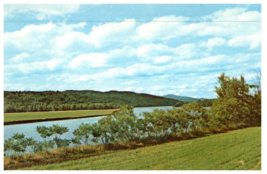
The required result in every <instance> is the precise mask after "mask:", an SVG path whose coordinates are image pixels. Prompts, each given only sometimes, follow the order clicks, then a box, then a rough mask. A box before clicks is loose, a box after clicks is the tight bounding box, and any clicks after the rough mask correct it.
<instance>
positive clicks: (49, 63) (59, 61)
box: [46, 58, 66, 71]
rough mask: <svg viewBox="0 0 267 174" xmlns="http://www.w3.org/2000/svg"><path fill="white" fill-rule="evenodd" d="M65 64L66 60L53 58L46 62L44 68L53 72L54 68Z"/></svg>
mask: <svg viewBox="0 0 267 174" xmlns="http://www.w3.org/2000/svg"><path fill="white" fill-rule="evenodd" d="M65 62H66V59H60V58H55V59H51V60H48V61H47V62H46V66H47V68H48V69H49V70H50V71H53V70H55V69H56V68H58V67H60V66H62V65H63V64H64V63H65Z"/></svg>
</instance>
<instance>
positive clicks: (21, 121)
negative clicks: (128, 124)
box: [4, 110, 118, 126]
mask: <svg viewBox="0 0 267 174" xmlns="http://www.w3.org/2000/svg"><path fill="white" fill-rule="evenodd" d="M70 111H73V110H70ZM74 111H75V110H74ZM76 111H78V110H76ZM81 111H84V110H81ZM117 111H118V110H115V111H113V112H112V113H111V114H101V115H89V116H78V117H59V118H45V119H32V120H17V121H7V122H4V126H6V125H15V124H26V123H38V122H47V121H59V120H71V119H80V118H91V117H101V116H111V115H112V114H114V113H115V112H117ZM44 112H68V111H44ZM20 113H27V112H18V113H16V114H20ZM29 113H33V112H29ZM36 113H38V112H36ZM39 113H40V112H39ZM42 113H43V112H42ZM5 114H9V113H5ZM13 114H14V113H13Z"/></svg>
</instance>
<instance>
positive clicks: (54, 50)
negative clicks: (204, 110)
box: [4, 4, 261, 98]
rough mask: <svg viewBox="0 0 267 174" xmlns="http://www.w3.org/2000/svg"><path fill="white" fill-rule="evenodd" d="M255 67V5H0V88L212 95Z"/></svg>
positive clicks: (258, 24)
mask: <svg viewBox="0 0 267 174" xmlns="http://www.w3.org/2000/svg"><path fill="white" fill-rule="evenodd" d="M255 69H261V5H256V4H254V5H253V4H250V5H242V4H238V5H237V4H231V5H227V4H222V5H219V4H215V5H208V4H187V5H184V4H176V5H174V4H169V5H155V4H154V5H145V4H142V5H130V4H127V5H119V4H112V5H109V4H103V5H76V4H71V5H49V4H45V5H41V4H37V5H29V4H27V5H18V4H10V5H9V4H5V5H4V90H6V91H16V90H32V91H43V90H59V91H63V90H70V89H72V90H98V91H109V90H119V91H134V92H138V93H148V94H154V95H159V96H161V95H166V94H176V95H182V96H191V97H204V98H215V97H216V93H215V92H214V86H216V85H218V82H217V77H218V76H219V75H220V74H221V73H222V72H225V73H226V75H228V76H231V77H237V76H240V75H241V74H242V75H244V76H245V79H246V81H247V82H248V83H253V82H254V80H253V79H254V70H255Z"/></svg>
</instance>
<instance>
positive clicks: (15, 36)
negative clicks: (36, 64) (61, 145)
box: [4, 22, 85, 52]
mask: <svg viewBox="0 0 267 174" xmlns="http://www.w3.org/2000/svg"><path fill="white" fill-rule="evenodd" d="M84 25H85V23H84V22H82V23H78V24H71V25H66V24H65V23H61V24H59V25H56V24H53V23H52V22H49V23H47V24H41V25H27V26H25V27H23V28H22V29H21V30H18V31H14V32H5V33H4V45H5V47H8V46H10V47H15V48H17V49H18V50H23V51H34V52H36V51H44V50H50V49H52V48H53V46H54V41H53V39H54V38H55V37H56V36H58V35H63V34H64V33H66V32H69V31H72V30H73V29H76V28H82V27H84Z"/></svg>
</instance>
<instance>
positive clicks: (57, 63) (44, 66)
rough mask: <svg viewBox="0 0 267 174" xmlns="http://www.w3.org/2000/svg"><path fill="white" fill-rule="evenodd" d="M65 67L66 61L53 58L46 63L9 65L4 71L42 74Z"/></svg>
mask: <svg viewBox="0 0 267 174" xmlns="http://www.w3.org/2000/svg"><path fill="white" fill-rule="evenodd" d="M65 65H66V59H62V58H54V59H50V60H48V61H41V62H28V63H19V62H18V63H17V64H9V65H6V66H5V71H10V72H12V71H14V72H17V71H20V72H22V73H25V74H29V73H36V72H44V71H54V70H58V69H60V68H64V66H65Z"/></svg>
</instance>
